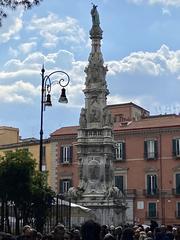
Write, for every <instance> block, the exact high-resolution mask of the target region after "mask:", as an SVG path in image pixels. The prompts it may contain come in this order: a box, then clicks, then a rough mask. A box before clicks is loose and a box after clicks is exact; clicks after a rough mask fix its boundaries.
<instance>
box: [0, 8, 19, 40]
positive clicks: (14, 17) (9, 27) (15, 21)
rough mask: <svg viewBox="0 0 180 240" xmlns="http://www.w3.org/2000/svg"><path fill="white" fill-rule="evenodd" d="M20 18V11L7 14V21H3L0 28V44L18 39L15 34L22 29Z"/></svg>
mask: <svg viewBox="0 0 180 240" xmlns="http://www.w3.org/2000/svg"><path fill="white" fill-rule="evenodd" d="M22 16H23V11H22V10H17V11H16V12H15V11H14V12H13V13H12V12H9V14H8V21H4V22H3V25H2V27H1V28H0V35H1V37H0V43H5V42H8V41H9V40H10V39H11V38H15V39H17V38H19V37H18V36H17V34H18V33H19V32H20V30H21V29H22V27H23V21H22Z"/></svg>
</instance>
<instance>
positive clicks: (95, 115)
mask: <svg viewBox="0 0 180 240" xmlns="http://www.w3.org/2000/svg"><path fill="white" fill-rule="evenodd" d="M90 122H100V110H99V109H98V108H93V109H92V110H91V113H90Z"/></svg>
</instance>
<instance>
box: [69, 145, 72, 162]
mask: <svg viewBox="0 0 180 240" xmlns="http://www.w3.org/2000/svg"><path fill="white" fill-rule="evenodd" d="M72 161H73V146H70V158H69V162H71V163H72Z"/></svg>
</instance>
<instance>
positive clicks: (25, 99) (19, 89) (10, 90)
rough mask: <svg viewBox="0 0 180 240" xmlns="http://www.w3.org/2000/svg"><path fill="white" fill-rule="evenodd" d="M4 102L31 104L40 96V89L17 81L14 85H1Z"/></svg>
mask: <svg viewBox="0 0 180 240" xmlns="http://www.w3.org/2000/svg"><path fill="white" fill-rule="evenodd" d="M0 88H1V96H2V102H6V103H11V102H13V103H15V102H17V103H31V102H32V100H33V97H34V96H37V95H38V94H39V89H38V88H35V87H34V86H33V85H32V84H30V83H26V82H23V81H17V82H15V83H13V84H12V85H9V86H8V85H0Z"/></svg>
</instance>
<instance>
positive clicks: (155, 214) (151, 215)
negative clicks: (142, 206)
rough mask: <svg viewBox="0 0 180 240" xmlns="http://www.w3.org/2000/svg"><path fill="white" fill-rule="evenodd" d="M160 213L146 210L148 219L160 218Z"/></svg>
mask: <svg viewBox="0 0 180 240" xmlns="http://www.w3.org/2000/svg"><path fill="white" fill-rule="evenodd" d="M158 218H159V213H158V212H157V211H150V212H146V219H158Z"/></svg>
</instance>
